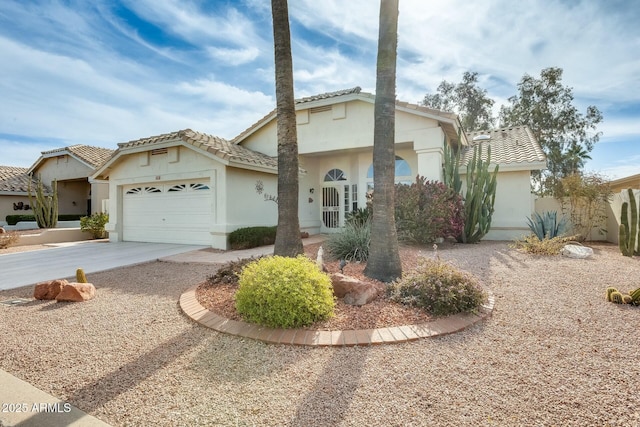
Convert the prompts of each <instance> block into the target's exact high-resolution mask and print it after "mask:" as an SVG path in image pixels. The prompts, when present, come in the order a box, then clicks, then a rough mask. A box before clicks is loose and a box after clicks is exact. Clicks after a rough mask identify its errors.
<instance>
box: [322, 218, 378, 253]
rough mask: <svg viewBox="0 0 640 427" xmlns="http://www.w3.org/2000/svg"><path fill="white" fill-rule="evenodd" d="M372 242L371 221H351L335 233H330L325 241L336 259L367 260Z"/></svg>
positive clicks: (328, 249)
mask: <svg viewBox="0 0 640 427" xmlns="http://www.w3.org/2000/svg"><path fill="white" fill-rule="evenodd" d="M370 242H371V222H370V221H369V220H367V221H365V222H362V223H360V222H351V223H349V222H348V223H347V224H345V226H344V228H343V229H342V230H341V231H340V232H339V233H335V234H330V235H329V238H328V239H327V242H326V243H325V245H326V248H327V251H328V252H329V254H330V255H331V257H332V258H334V259H343V260H347V261H366V260H367V259H368V258H369V243H370Z"/></svg>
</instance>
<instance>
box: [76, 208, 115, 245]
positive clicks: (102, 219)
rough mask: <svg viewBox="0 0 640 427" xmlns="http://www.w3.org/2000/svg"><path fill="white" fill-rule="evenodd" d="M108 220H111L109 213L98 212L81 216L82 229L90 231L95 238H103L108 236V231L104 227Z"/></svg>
mask: <svg viewBox="0 0 640 427" xmlns="http://www.w3.org/2000/svg"><path fill="white" fill-rule="evenodd" d="M107 222H109V215H108V214H106V213H103V212H96V213H94V214H93V215H91V216H83V217H82V218H80V230H82V231H88V232H89V233H91V236H92V237H93V238H94V239H102V238H104V237H106V236H107V232H106V231H105V229H104V226H105V224H106V223H107Z"/></svg>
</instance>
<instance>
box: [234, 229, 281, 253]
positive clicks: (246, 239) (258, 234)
mask: <svg viewBox="0 0 640 427" xmlns="http://www.w3.org/2000/svg"><path fill="white" fill-rule="evenodd" d="M276 229H277V227H276V226H275V225H274V226H273V227H245V228H238V229H237V230H235V231H233V232H231V233H230V234H229V247H230V248H231V249H249V248H257V247H258V246H265V245H273V244H274V243H275V241H276Z"/></svg>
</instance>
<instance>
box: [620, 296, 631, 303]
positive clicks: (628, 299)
mask: <svg viewBox="0 0 640 427" xmlns="http://www.w3.org/2000/svg"><path fill="white" fill-rule="evenodd" d="M632 301H633V299H632V298H631V295H627V294H623V295H622V303H623V304H631V302H632Z"/></svg>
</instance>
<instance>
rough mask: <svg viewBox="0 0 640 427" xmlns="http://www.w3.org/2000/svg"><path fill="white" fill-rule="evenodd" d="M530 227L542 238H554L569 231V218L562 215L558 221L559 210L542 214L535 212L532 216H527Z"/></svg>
mask: <svg viewBox="0 0 640 427" xmlns="http://www.w3.org/2000/svg"><path fill="white" fill-rule="evenodd" d="M527 222H528V223H529V228H530V229H531V231H532V232H533V233H534V234H535V235H536V237H538V239H540V240H544V239H553V238H554V237H558V236H561V235H563V234H565V233H566V232H567V229H568V223H567V218H566V217H564V216H563V217H562V218H561V219H560V221H558V212H556V211H547V212H544V213H543V214H542V215H540V214H539V213H537V212H534V213H533V215H532V218H527Z"/></svg>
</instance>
